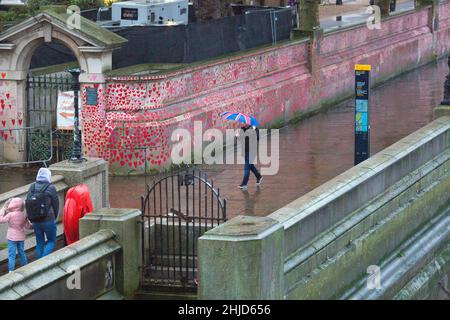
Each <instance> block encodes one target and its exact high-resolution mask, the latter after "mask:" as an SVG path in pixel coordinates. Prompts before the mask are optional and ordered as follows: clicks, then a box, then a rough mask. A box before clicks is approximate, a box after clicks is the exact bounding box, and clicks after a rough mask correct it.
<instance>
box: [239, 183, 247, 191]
mask: <svg viewBox="0 0 450 320" xmlns="http://www.w3.org/2000/svg"><path fill="white" fill-rule="evenodd" d="M238 188H239V189H241V190H247V188H248V187H247V185H246V184H245V185H242V184H241V185H240V186H238Z"/></svg>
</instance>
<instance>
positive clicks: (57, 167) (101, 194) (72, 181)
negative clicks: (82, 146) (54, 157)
mask: <svg viewBox="0 0 450 320" xmlns="http://www.w3.org/2000/svg"><path fill="white" fill-rule="evenodd" d="M49 169H50V170H51V172H52V174H54V175H57V174H58V175H62V176H63V177H64V182H65V183H67V185H68V186H69V188H71V187H73V186H76V185H78V184H81V183H84V184H86V185H87V186H88V188H89V192H90V193H91V198H92V205H93V206H94V210H98V209H101V208H105V207H109V181H108V163H107V162H106V161H105V160H103V159H100V158H87V161H84V162H82V163H72V162H69V161H68V160H65V161H61V162H58V163H55V164H53V165H51V166H50V167H49Z"/></svg>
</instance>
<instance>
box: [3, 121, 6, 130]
mask: <svg viewBox="0 0 450 320" xmlns="http://www.w3.org/2000/svg"><path fill="white" fill-rule="evenodd" d="M2 125H3V128H4V127H5V126H6V120H2Z"/></svg>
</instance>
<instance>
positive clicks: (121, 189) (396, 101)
mask: <svg viewBox="0 0 450 320" xmlns="http://www.w3.org/2000/svg"><path fill="white" fill-rule="evenodd" d="M447 73H448V67H447V65H446V60H445V61H444V59H443V60H440V61H439V62H438V63H432V64H429V65H427V66H424V67H422V68H419V69H417V70H415V71H413V72H411V73H408V74H405V75H403V76H401V77H398V78H395V79H393V80H391V81H388V82H386V83H384V84H383V85H381V86H379V87H377V88H375V89H372V91H371V99H370V108H371V109H370V111H371V114H370V117H371V118H370V120H371V154H375V153H376V152H378V151H380V150H382V149H384V148H386V147H387V146H389V145H391V144H392V143H394V142H396V141H398V140H399V139H401V138H403V137H405V136H406V135H408V134H410V133H412V132H414V131H415V130H417V129H419V128H420V127H422V126H424V125H426V124H427V123H429V122H431V121H432V119H433V108H434V107H435V106H436V105H438V104H439V102H440V101H441V99H442V95H443V81H444V79H445V76H446V74H447ZM353 116H354V100H353V99H349V100H346V101H344V102H342V103H340V104H338V105H337V106H335V107H333V108H331V109H329V110H328V111H326V112H324V113H321V114H319V115H316V116H314V117H312V118H309V119H307V120H305V121H303V122H301V123H299V124H298V125H295V126H294V125H293V126H288V127H285V128H283V129H281V130H280V170H279V172H278V174H277V175H273V176H265V177H264V180H263V183H262V185H261V187H259V188H258V187H256V185H255V178H254V177H253V176H251V177H250V182H249V188H248V190H247V191H241V190H240V189H238V188H237V186H238V184H240V182H241V180H242V174H243V165H213V166H208V167H204V168H203V170H204V171H206V172H207V173H208V176H209V177H210V178H212V179H213V181H214V185H215V186H217V187H219V188H220V190H221V195H222V196H223V197H224V198H226V199H227V207H228V210H227V212H228V217H232V216H235V215H239V214H245V215H258V216H265V215H268V214H270V213H272V212H273V211H275V210H277V209H279V208H281V207H282V206H284V205H286V204H287V203H289V202H291V201H293V200H295V199H296V198H298V197H300V196H301V195H303V194H305V193H306V192H308V191H310V190H312V189H314V188H315V187H317V186H319V185H320V184H322V183H324V182H326V181H327V180H329V179H331V178H333V177H335V176H336V175H338V174H340V173H342V172H343V171H345V170H347V169H349V168H351V167H352V166H353V143H354V136H353ZM36 171H37V170H36V169H31V170H26V169H8V170H4V169H0V193H2V192H6V191H8V190H11V189H13V188H15V187H18V186H21V185H23V184H25V183H29V182H31V181H33V179H34V175H35V173H36ZM151 182H152V177H151V176H134V177H111V178H110V202H111V206H112V207H122V208H139V207H140V196H141V195H142V194H144V192H145V188H146V184H150V183H151Z"/></svg>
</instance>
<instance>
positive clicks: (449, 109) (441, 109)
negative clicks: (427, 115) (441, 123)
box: [433, 105, 450, 118]
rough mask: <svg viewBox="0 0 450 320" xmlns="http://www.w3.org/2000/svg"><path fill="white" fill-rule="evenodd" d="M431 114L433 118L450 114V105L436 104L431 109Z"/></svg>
mask: <svg viewBox="0 0 450 320" xmlns="http://www.w3.org/2000/svg"><path fill="white" fill-rule="evenodd" d="M433 116H434V118H439V117H444V116H450V106H443V105H440V106H437V107H436V108H434V110H433Z"/></svg>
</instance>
